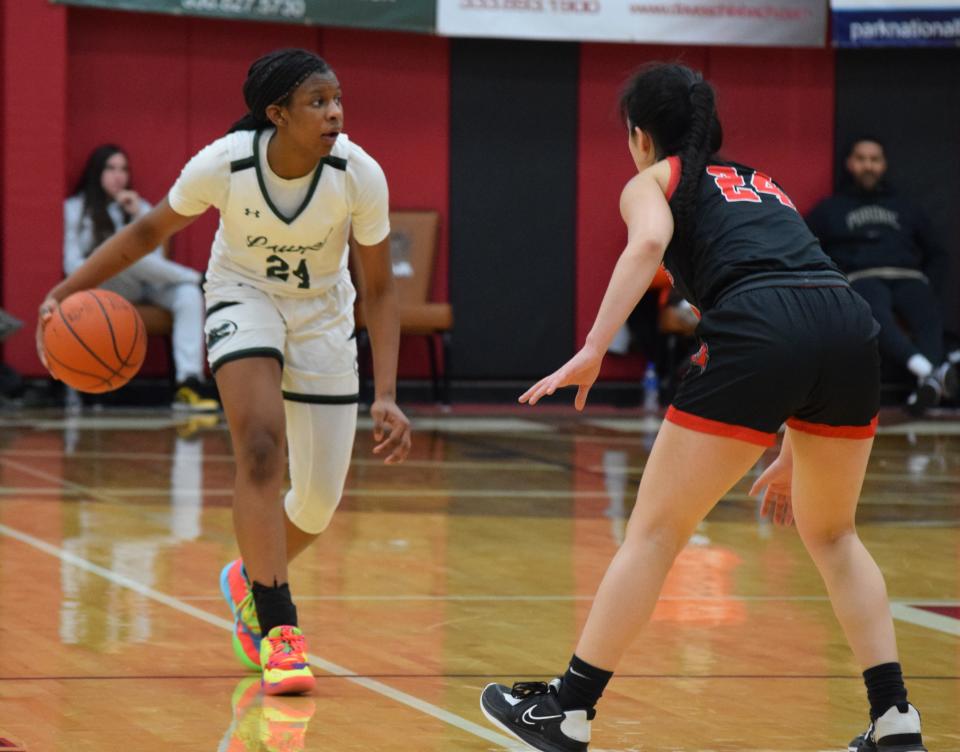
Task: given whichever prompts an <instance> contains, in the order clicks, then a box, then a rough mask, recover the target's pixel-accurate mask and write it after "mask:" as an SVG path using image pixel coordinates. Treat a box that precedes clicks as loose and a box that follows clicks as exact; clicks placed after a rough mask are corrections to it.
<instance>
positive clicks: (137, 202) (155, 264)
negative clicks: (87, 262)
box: [63, 144, 220, 411]
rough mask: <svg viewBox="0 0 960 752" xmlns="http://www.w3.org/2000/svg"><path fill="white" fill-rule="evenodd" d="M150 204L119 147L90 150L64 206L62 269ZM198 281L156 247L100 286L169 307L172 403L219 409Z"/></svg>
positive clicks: (68, 268) (192, 272)
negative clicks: (207, 379) (210, 380)
mask: <svg viewBox="0 0 960 752" xmlns="http://www.w3.org/2000/svg"><path fill="white" fill-rule="evenodd" d="M150 208H151V206H150V204H149V203H147V201H146V200H144V199H143V198H142V197H140V196H139V195H138V194H137V192H136V191H134V190H133V189H132V188H131V185H130V168H129V162H128V160H127V155H126V154H125V153H124V152H123V150H122V149H120V148H119V147H117V146H114V145H112V144H104V145H102V146H98V147H97V148H96V149H94V150H93V151H92V152H91V154H90V156H89V157H88V158H87V164H86V167H85V168H84V170H83V175H82V176H81V177H80V181H79V183H78V184H77V187H76V190H75V191H74V193H73V195H72V196H70V198H68V199H67V200H66V201H65V202H64V204H63V224H64V237H63V266H64V270H65V271H66V273H67V274H70V273H71V272H72V271H73V270H74V269H76V268H77V267H78V266H80V264H82V263H83V260H84V259H85V258H86V257H87V256H89V255H90V253H91V251H93V249H94V248H96V247H97V246H98V245H100V243H102V242H103V241H104V240H106V239H107V238H108V237H110V236H111V235H112V234H114V233H115V232H117V231H118V230H120V229H121V228H122V227H123V226H124V225H126V224H128V223H129V222H130V221H131V220H134V219H136V218H137V217H140V216H141V215H143V214H145V213H146V212H148V211H149V210H150ZM200 281H201V274H200V272H198V271H196V270H195V269H191V268H190V267H188V266H183V265H182V264H177V263H175V262H173V261H171V260H169V259H168V258H166V256H165V254H164V249H163V248H162V247H159V246H158V247H157V248H156V249H155V250H154V251H153V252H152V253H150V254H149V255H147V256H145V257H144V258H142V259H141V260H140V261H138V262H137V263H135V264H134V265H133V266H131V267H129V268H128V269H126V270H124V271H122V272H120V274H118V275H116V276H115V277H113V278H111V279H109V280H107V282H106V283H104V284H103V286H102V287H103V288H104V289H106V290H111V291H113V292H115V293H118V294H119V295H122V296H123V297H124V298H126V299H127V300H129V301H130V302H131V303H134V304H136V303H151V304H153V305H156V306H159V307H161V308H166V309H167V310H168V311H170V313H171V314H172V315H173V360H174V368H175V371H176V387H175V391H174V397H173V406H174V407H175V408H180V409H187V410H200V411H206V410H218V409H219V407H220V405H219V403H218V402H217V401H216V400H214V399H210V398H209V396H207V395H206V394H205V392H206V389H207V385H206V384H205V383H204V355H203V317H204V310H203V293H202V291H201V290H200Z"/></svg>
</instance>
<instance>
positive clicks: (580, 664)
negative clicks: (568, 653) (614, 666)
mask: <svg viewBox="0 0 960 752" xmlns="http://www.w3.org/2000/svg"><path fill="white" fill-rule="evenodd" d="M612 676H613V672H612V671H604V670H603V669H602V668H597V667H596V666H591V665H590V664H589V663H586V662H584V661H582V660H580V659H579V658H577V656H576V655H574V656H573V658H571V659H570V666H569V667H568V668H567V673H565V674H564V675H563V680H562V681H561V683H560V692H559V694H558V699H559V701H560V707H561V708H563V709H564V710H580V709H581V708H582V709H585V710H592V709H593V707H594V705H596V704H597V701H598V700H599V699H600V696H601V695H602V694H603V690H604V689H606V688H607V682H608V681H610V677H612Z"/></svg>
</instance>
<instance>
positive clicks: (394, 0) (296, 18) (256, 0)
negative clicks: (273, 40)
mask: <svg viewBox="0 0 960 752" xmlns="http://www.w3.org/2000/svg"><path fill="white" fill-rule="evenodd" d="M52 1H53V2H59V3H63V4H66V5H83V6H88V7H96V8H112V9H114V10H133V11H148V12H152V13H173V14H177V15H187V16H204V17H206V18H231V19H242V20H252V21H274V22H280V23H298V24H316V25H318V26H320V25H322V26H359V27H362V28H368V29H394V30H398V31H420V32H430V33H432V32H433V31H434V30H435V28H436V13H437V0H52Z"/></svg>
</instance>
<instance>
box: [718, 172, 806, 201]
mask: <svg viewBox="0 0 960 752" xmlns="http://www.w3.org/2000/svg"><path fill="white" fill-rule="evenodd" d="M707 175H709V176H710V177H712V178H713V182H715V183H716V184H717V188H719V189H720V192H721V193H722V194H723V197H724V199H726V200H727V201H729V202H730V203H733V202H736V201H749V202H751V203H754V204H758V203H760V201H761V200H762V199H761V198H760V194H761V193H764V194H766V195H768V196H774V197H775V198H776V199H777V201H779V202H780V203H781V204H783V205H784V206H789V207H790V208H791V209H796V208H797V207H795V206H794V205H793V201H791V200H790V197H789V196H788V195H787V194H786V193H784V192H783V191H782V190H780V188H779V186H778V185H777V184H776V183H774V182H773V180H771V179H770V178H769V177H768V176H766V175H764V174H763V173H762V172H754V173H753V176H752V177H751V178H750V185H751V187H750V188H747V183H746V181H745V180H744V179H743V175H741V174H740V173H739V172H737V171H736V170H735V169H734V168H733V167H726V166H722V165H710V166H709V167H708V168H707Z"/></svg>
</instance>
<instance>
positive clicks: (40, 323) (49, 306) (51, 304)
mask: <svg viewBox="0 0 960 752" xmlns="http://www.w3.org/2000/svg"><path fill="white" fill-rule="evenodd" d="M56 310H57V301H56V300H54V299H53V298H47V299H46V300H44V301H43V302H42V303H41V304H40V311H39V312H38V314H37V355H38V356H39V357H40V362H41V363H43V367H44V368H46V369H47V370H48V371H49V370H50V366H48V365H47V354H46V353H45V352H44V350H43V328H44V327H45V326H46V325H47V322H48V321H49V320H50V317H51V316H53V312H54V311H56Z"/></svg>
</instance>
